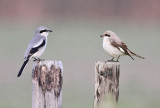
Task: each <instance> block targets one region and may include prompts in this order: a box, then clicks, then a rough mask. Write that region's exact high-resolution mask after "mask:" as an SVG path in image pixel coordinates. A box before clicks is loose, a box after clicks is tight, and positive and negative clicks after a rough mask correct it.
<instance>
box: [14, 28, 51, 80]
mask: <svg viewBox="0 0 160 108" xmlns="http://www.w3.org/2000/svg"><path fill="white" fill-rule="evenodd" d="M50 32H52V30H49V29H48V28H47V27H45V26H40V27H38V28H37V29H36V31H35V34H34V37H33V38H32V40H31V41H30V43H29V45H28V48H27V50H26V52H25V55H24V60H25V61H24V63H23V65H22V67H21V69H20V71H19V73H18V75H17V77H20V76H21V74H22V71H23V69H24V67H25V66H26V64H27V63H28V61H29V59H30V58H34V60H40V59H39V57H40V56H41V55H42V54H43V52H44V50H45V48H46V45H47V36H48V34H49V33H50Z"/></svg>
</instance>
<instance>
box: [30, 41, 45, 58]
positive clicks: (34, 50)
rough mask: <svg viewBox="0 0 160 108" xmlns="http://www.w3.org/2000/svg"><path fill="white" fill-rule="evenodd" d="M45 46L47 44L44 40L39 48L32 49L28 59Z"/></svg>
mask: <svg viewBox="0 0 160 108" xmlns="http://www.w3.org/2000/svg"><path fill="white" fill-rule="evenodd" d="M45 44H46V41H45V40H43V42H42V43H41V44H40V45H39V46H37V47H34V48H32V49H31V50H30V52H29V54H28V57H27V58H28V59H29V58H30V57H31V56H32V55H33V54H34V53H36V52H37V51H38V50H39V49H40V48H41V47H43V46H44V45H45Z"/></svg>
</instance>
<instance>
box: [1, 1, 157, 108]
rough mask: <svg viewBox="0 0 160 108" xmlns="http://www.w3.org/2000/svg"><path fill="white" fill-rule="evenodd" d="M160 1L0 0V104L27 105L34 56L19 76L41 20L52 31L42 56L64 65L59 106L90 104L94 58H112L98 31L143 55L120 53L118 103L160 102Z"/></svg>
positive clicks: (7, 107) (129, 106)
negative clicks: (111, 34) (108, 31)
mask: <svg viewBox="0 0 160 108" xmlns="http://www.w3.org/2000/svg"><path fill="white" fill-rule="evenodd" d="M159 3H160V1H158V0H153V1H151V0H130V1H129V0H100V1H98V0H81V1H74V0H52V1H51V0H35V1H29V0H14V1H10V0H0V17H1V19H0V50H1V53H0V70H1V71H0V108H31V105H32V85H31V70H32V60H31V61H30V62H29V63H28V65H27V66H26V68H25V70H24V71H23V74H22V76H21V77H20V78H17V77H16V76H17V74H18V71H19V69H20V67H21V65H22V63H23V55H24V53H25V50H26V48H27V46H28V43H29V42H30V40H31V38H32V37H33V35H34V32H35V29H36V28H37V27H39V26H41V25H44V26H47V27H48V28H50V29H52V30H53V33H51V34H50V35H49V36H48V45H47V48H46V50H45V53H44V54H43V56H42V57H41V58H45V59H46V60H60V61H62V62H63V66H64V74H63V77H64V82H63V105H62V106H63V108H93V101H94V65H95V61H98V60H102V61H104V60H108V59H111V57H110V56H109V55H108V54H107V53H106V52H104V50H103V48H102V38H100V35H101V34H102V33H103V32H104V31H105V30H107V29H108V30H112V31H114V32H115V33H116V34H118V36H119V37H120V38H121V39H122V40H123V41H124V42H125V43H126V44H127V45H128V47H129V49H130V50H131V51H133V52H135V53H137V54H139V55H141V56H144V57H145V58H146V59H145V60H142V59H139V58H136V57H134V58H135V60H134V61H133V60H132V59H130V57H128V56H123V57H121V58H120V63H121V67H120V84H119V85H120V95H119V103H118V108H152V107H154V108H158V107H160V101H159V98H160V90H159V89H160V69H159V68H158V66H160V57H159V56H160V49H159V46H160V44H159V42H160V29H159V28H160V20H159V19H160V13H159V12H160V8H159Z"/></svg>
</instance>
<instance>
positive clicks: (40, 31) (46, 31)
mask: <svg viewBox="0 0 160 108" xmlns="http://www.w3.org/2000/svg"><path fill="white" fill-rule="evenodd" d="M43 32H47V30H46V29H45V30H41V31H40V32H39V33H43Z"/></svg>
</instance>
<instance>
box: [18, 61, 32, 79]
mask: <svg viewBox="0 0 160 108" xmlns="http://www.w3.org/2000/svg"><path fill="white" fill-rule="evenodd" d="M28 61H29V59H27V60H26V61H24V63H23V65H22V67H21V69H20V70H19V73H18V75H17V77H20V76H21V74H22V71H23V69H24V67H25V66H26V64H27V63H28Z"/></svg>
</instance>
